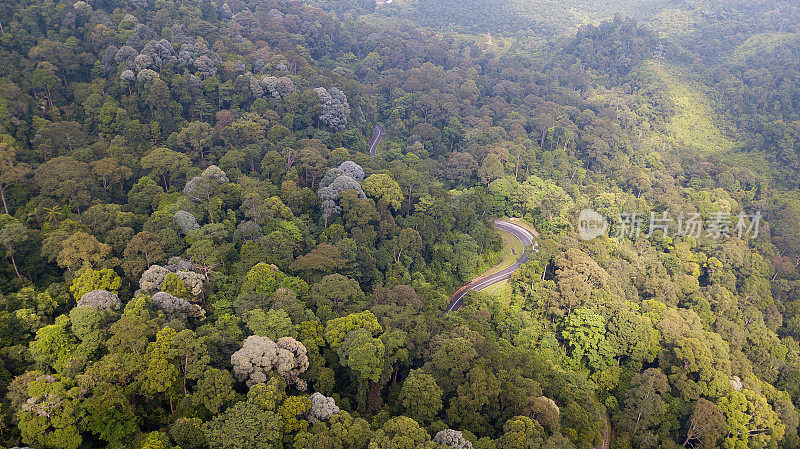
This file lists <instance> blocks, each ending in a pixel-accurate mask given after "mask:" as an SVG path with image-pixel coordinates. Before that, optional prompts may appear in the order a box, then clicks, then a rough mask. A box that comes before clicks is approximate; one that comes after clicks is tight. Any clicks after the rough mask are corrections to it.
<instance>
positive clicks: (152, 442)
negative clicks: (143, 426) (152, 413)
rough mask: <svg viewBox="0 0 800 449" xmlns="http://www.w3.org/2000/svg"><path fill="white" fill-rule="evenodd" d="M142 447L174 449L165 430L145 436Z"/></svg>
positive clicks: (147, 448)
mask: <svg viewBox="0 0 800 449" xmlns="http://www.w3.org/2000/svg"><path fill="white" fill-rule="evenodd" d="M141 449H173V446H172V445H171V444H169V437H168V436H167V434H165V433H163V432H150V433H148V434H147V435H146V436H145V437H144V442H143V443H142V446H141Z"/></svg>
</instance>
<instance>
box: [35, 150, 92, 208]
mask: <svg viewBox="0 0 800 449" xmlns="http://www.w3.org/2000/svg"><path fill="white" fill-rule="evenodd" d="M34 178H35V179H36V183H37V184H38V185H39V187H40V188H41V190H42V195H45V196H52V197H54V198H56V199H57V200H59V201H62V202H64V203H70V204H72V205H74V206H75V207H76V209H77V210H78V211H80V208H81V207H83V206H87V205H88V204H89V201H90V199H91V195H90V192H91V185H92V179H93V178H92V175H91V170H90V168H89V164H87V163H85V162H80V161H77V160H75V159H73V158H72V157H69V156H59V157H54V158H52V159H50V160H48V161H47V162H45V163H43V164H41V165H39V166H38V167H37V168H36V174H35V175H34Z"/></svg>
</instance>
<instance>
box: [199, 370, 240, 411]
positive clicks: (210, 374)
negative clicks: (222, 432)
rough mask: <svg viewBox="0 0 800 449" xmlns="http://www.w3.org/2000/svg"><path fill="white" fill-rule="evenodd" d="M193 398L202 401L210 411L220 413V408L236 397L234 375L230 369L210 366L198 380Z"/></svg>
mask: <svg viewBox="0 0 800 449" xmlns="http://www.w3.org/2000/svg"><path fill="white" fill-rule="evenodd" d="M193 398H194V400H195V402H202V404H203V405H204V406H205V407H206V409H208V411H209V412H211V413H215V414H219V412H220V410H221V409H222V408H223V407H224V406H225V405H227V404H228V403H230V402H233V400H234V399H236V393H235V392H234V391H233V376H231V373H230V372H228V371H223V370H220V369H216V368H209V369H207V370H205V372H203V376H202V377H201V378H200V379H199V380H198V381H197V389H196V390H195V392H194V395H193Z"/></svg>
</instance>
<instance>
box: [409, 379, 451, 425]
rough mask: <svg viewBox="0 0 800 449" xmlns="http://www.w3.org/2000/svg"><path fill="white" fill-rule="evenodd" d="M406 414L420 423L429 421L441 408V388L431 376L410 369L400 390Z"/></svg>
mask: <svg viewBox="0 0 800 449" xmlns="http://www.w3.org/2000/svg"><path fill="white" fill-rule="evenodd" d="M400 397H401V399H402V401H403V408H404V409H405V411H406V414H407V415H408V416H410V417H411V418H413V419H415V420H416V421H418V422H421V423H427V422H431V421H432V420H433V418H434V417H435V416H436V415H437V414H438V413H439V411H440V410H441V409H442V389H441V388H439V385H437V384H436V380H435V379H434V378H433V376H431V375H429V374H425V373H423V372H421V371H420V370H414V371H411V374H409V375H408V377H407V378H406V380H405V381H404V382H403V388H402V390H400Z"/></svg>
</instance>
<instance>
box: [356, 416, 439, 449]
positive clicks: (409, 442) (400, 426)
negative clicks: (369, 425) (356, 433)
mask: <svg viewBox="0 0 800 449" xmlns="http://www.w3.org/2000/svg"><path fill="white" fill-rule="evenodd" d="M430 441H431V436H430V435H429V434H428V432H427V431H426V430H425V429H423V428H421V427H420V426H419V424H418V423H417V422H416V421H414V420H413V419H411V418H408V417H406V416H398V417H395V418H392V419H390V420H389V421H387V422H386V424H384V425H383V427H381V428H380V429H378V430H377V431H375V435H373V437H372V439H371V440H370V442H369V449H406V448H408V449H418V448H427V447H431V448H433V447H435V446H431V445H427V444H425V443H428V442H430Z"/></svg>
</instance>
